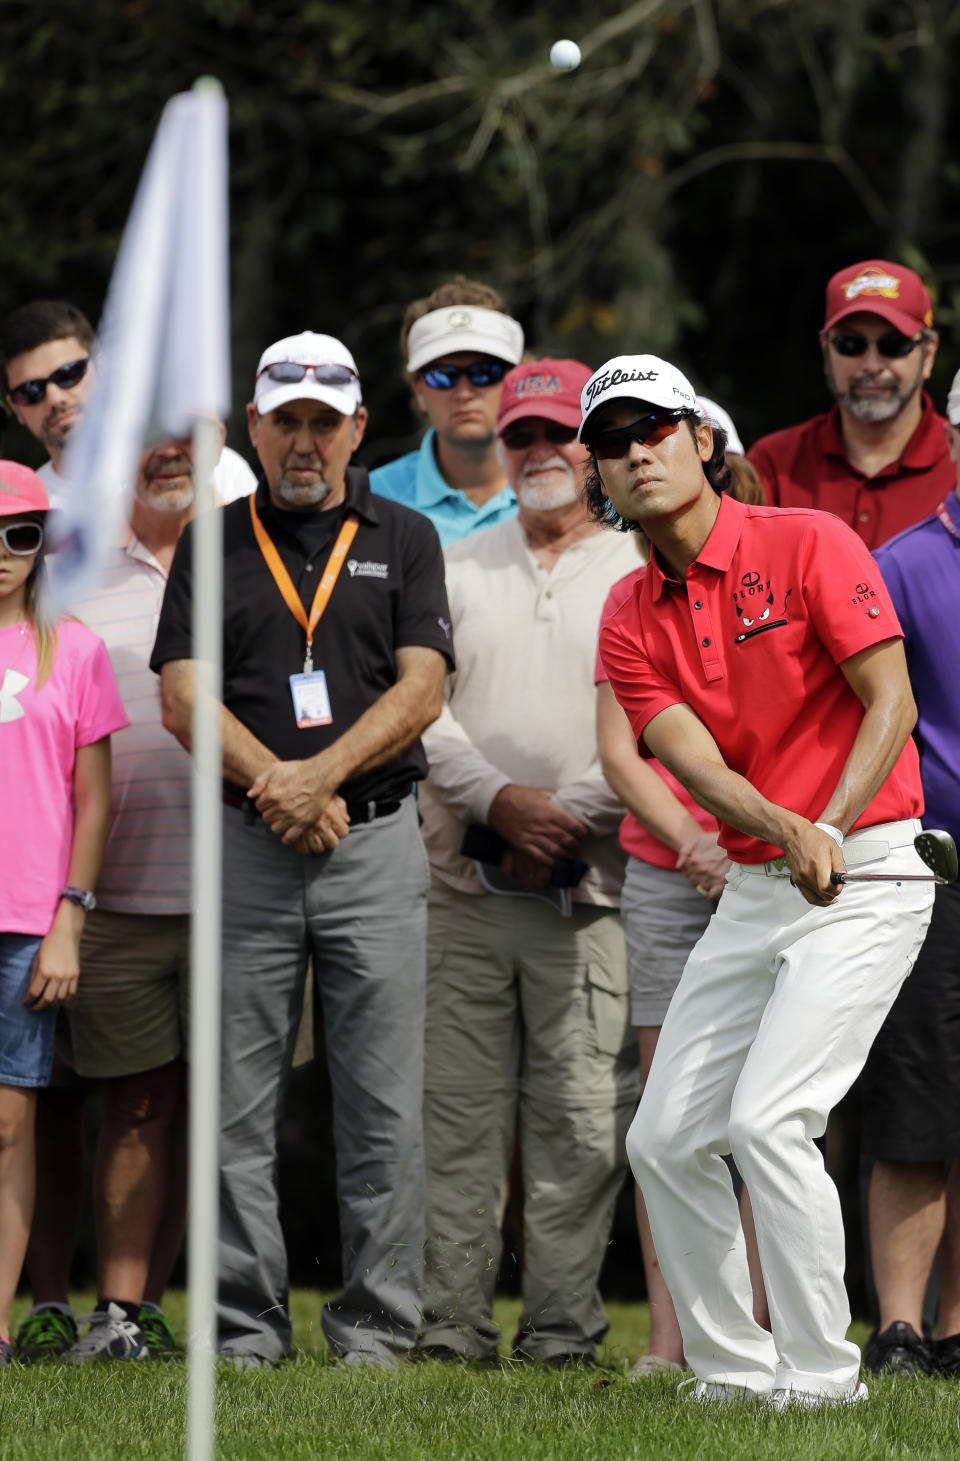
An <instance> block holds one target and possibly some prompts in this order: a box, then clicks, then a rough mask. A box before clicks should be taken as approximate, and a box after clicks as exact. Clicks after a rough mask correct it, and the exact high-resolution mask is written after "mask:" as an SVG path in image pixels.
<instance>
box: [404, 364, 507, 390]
mask: <svg viewBox="0 0 960 1461" xmlns="http://www.w3.org/2000/svg"><path fill="white" fill-rule="evenodd" d="M508 369H509V366H506V365H504V363H503V361H502V360H476V361H474V363H473V365H428V366H427V368H426V370H422V371H421V372H420V374H421V377H422V378H423V380H424V382H425V383H426V384H427V385H428V386H429V387H430V389H431V390H432V391H452V390H453V388H454V386H455V385H456V383H457V381H458V380H459V379H460V377H461V376H462V375H465V376H466V377H467V380H468V381H469V382H470V384H471V385H472V386H479V387H481V388H482V387H484V386H498V385H499V384H500V382H501V381H502V380H503V377H504V376H505V375H506V373H507V371H508Z"/></svg>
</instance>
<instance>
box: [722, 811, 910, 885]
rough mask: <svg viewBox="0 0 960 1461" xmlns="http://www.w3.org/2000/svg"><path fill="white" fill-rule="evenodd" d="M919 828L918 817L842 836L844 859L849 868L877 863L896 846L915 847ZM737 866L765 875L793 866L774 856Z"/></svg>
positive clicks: (786, 871)
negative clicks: (914, 843) (914, 841)
mask: <svg viewBox="0 0 960 1461" xmlns="http://www.w3.org/2000/svg"><path fill="white" fill-rule="evenodd" d="M920 830H921V827H920V822H919V821H918V820H917V819H915V818H910V819H909V820H908V821H906V822H878V823H877V824H876V825H875V826H873V827H860V828H858V830H857V831H856V832H850V833H849V834H848V835H847V836H846V837H845V838H844V839H843V847H842V849H841V851H842V852H843V861H844V863H845V864H846V866H847V867H859V866H860V864H861V863H864V862H876V861H878V859H880V858H881V857H886V856H887V855H888V854H889V853H890V852H891V851H892V850H893V849H894V848H896V847H912V846H913V840H914V838H915V837H916V836H917V834H918V832H919V831H920ZM878 834H879V836H878ZM880 837H882V839H883V840H882V841H881V840H880ZM736 865H737V867H740V868H742V869H743V871H744V872H745V873H759V874H761V875H762V876H763V877H766V878H788V877H789V876H790V865H789V863H788V861H787V859H786V857H775V858H773V859H771V861H770V862H741V863H737V864H736Z"/></svg>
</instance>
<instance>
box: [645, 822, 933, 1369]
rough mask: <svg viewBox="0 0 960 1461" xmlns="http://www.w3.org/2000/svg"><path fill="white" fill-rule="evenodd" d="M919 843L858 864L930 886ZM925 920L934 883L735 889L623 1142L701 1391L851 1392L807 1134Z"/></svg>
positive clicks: (886, 837)
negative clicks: (757, 1263)
mask: <svg viewBox="0 0 960 1461" xmlns="http://www.w3.org/2000/svg"><path fill="white" fill-rule="evenodd" d="M919 830H920V824H919V822H914V821H907V822H893V823H884V824H882V825H881V826H877V827H870V828H868V829H866V830H865V831H862V832H858V833H854V834H852V835H851V836H849V837H848V838H847V839H846V841H845V843H844V854H845V858H846V859H847V865H848V867H849V868H850V870H851V871H863V872H888V871H896V872H901V873H923V872H926V871H927V869H926V868H925V867H924V866H923V863H922V862H921V860H920V858H919V857H918V855H917V853H916V852H915V851H914V849H913V845H912V843H913V838H914V836H915V835H916V833H917V832H918V831H919ZM858 848H860V849H862V853H863V854H864V855H865V857H866V859H868V860H864V857H863V856H861V855H859V854H858ZM878 854H879V855H878ZM765 867H766V868H767V869H769V870H770V872H771V873H772V874H773V875H765ZM932 906H933V884H932V883H929V882H917V883H902V884H899V885H898V884H896V883H886V882H883V883H850V884H848V885H847V886H846V887H845V888H844V889H843V892H842V893H841V894H840V896H839V898H838V899H837V901H836V903H834V904H833V905H832V906H831V907H829V908H815V907H813V906H812V905H811V904H809V903H807V902H805V901H804V899H803V898H802V897H801V895H800V893H799V892H798V891H797V890H796V889H795V888H793V887H791V885H790V879H789V874H788V873H786V874H776V873H774V872H773V869H772V865H770V864H766V865H760V866H759V867H751V868H744V867H743V866H739V865H734V867H733V868H732V869H731V872H730V874H729V875H728V878H727V884H726V887H725V889H724V892H723V896H722V898H721V899H720V904H719V906H718V908H717V912H716V913H715V915H714V917H713V918H712V919H711V921H710V923H709V925H708V927H707V930H706V932H705V933H704V935H703V937H702V938H701V939H700V941H699V943H698V944H697V945H696V946H695V948H694V950H693V952H692V953H691V955H690V958H689V960H688V962H687V965H686V968H685V969H684V972H683V975H682V977H681V980H680V983H679V985H678V987H677V991H676V993H675V994H674V997H673V1001H672V1003H671V1005H670V1008H669V1010H668V1012H667V1017H666V1020H665V1022H664V1025H663V1029H662V1031H661V1034H660V1040H659V1043H658V1045H657V1050H656V1055H655V1057H654V1060H653V1066H652V1069H651V1071H650V1075H649V1078H648V1080H647V1084H646V1088H645V1090H644V1093H643V1099H642V1101H641V1103H640V1108H639V1110H638V1112H637V1115H636V1117H635V1119H634V1122H633V1125H632V1126H631V1128H630V1132H629V1135H628V1137H627V1153H628V1156H629V1158H630V1163H631V1166H632V1167H633V1171H634V1174H635V1176H636V1178H637V1181H638V1183H639V1184H640V1187H641V1189H642V1191H643V1196H644V1200H645V1202H646V1206H647V1212H648V1214H649V1217H650V1227H651V1229H652V1232H653V1238H654V1243H655V1244H656V1249H657V1255H658V1257H659V1259H660V1264H661V1267H662V1270H663V1273H664V1277H665V1278H666V1281H667V1285H668V1287H669V1289H670V1293H671V1295H672V1297H673V1302H674V1305H675V1307H676V1311H677V1318H678V1320H679V1322H680V1329H681V1332H682V1334H683V1342H684V1349H685V1352H686V1357H687V1363H688V1364H689V1365H690V1366H691V1368H692V1369H693V1371H694V1372H695V1374H696V1375H697V1376H698V1378H699V1379H701V1380H712V1381H718V1382H721V1383H727V1384H733V1385H739V1386H743V1387H745V1388H747V1389H749V1390H756V1391H767V1390H770V1389H772V1388H779V1387H792V1388H794V1389H799V1390H805V1391H813V1392H816V1393H820V1394H823V1395H824V1396H831V1395H842V1394H845V1393H847V1392H848V1391H849V1390H851V1389H852V1388H853V1386H854V1385H855V1384H856V1379H857V1373H858V1369H859V1363H860V1353H859V1350H858V1349H857V1346H856V1345H854V1344H851V1343H849V1341H848V1340H847V1339H846V1331H847V1328H848V1326H849V1323H850V1309H849V1305H848V1302H847V1295H846V1290H845V1288H844V1283H843V1269H844V1241H843V1225H842V1220H841V1214H840V1203H839V1199H838V1196H837V1192H836V1188H835V1187H834V1185H833V1183H832V1181H831V1180H830V1178H829V1177H828V1176H827V1174H826V1171H825V1170H824V1165H823V1159H822V1157H821V1155H820V1152H819V1150H818V1148H817V1147H816V1146H815V1145H814V1138H816V1137H818V1136H821V1135H822V1134H823V1132H824V1131H825V1129H826V1124H827V1115H828V1113H829V1112H830V1110H831V1109H832V1107H833V1106H835V1105H836V1103H837V1101H839V1100H840V1098H841V1097H842V1096H843V1095H844V1094H845V1092H846V1091H847V1090H848V1089H849V1087H850V1086H851V1085H852V1083H853V1081H854V1080H855V1079H856V1077H857V1075H858V1074H859V1072H860V1070H861V1068H862V1066H863V1064H864V1061H865V1060H866V1057H867V1052H868V1050H869V1049H870V1045H871V1044H872V1042H873V1039H874V1037H875V1035H876V1034H877V1031H878V1030H879V1029H880V1026H881V1024H882V1023H883V1019H884V1017H885V1015H886V1013H887V1011H888V1010H889V1008H890V1006H891V1005H892V1004H893V1001H894V998H895V997H896V994H897V991H898V990H899V988H900V985H901V984H902V983H903V980H904V979H905V978H906V976H907V974H908V973H909V971H910V969H911V968H912V966H913V962H914V960H915V958H916V956H917V953H918V952H919V949H920V945H921V943H922V941H923V937H924V934H925V932H926V928H927V924H928V923H929V920H930V913H931V910H932ZM727 1153H732V1154H733V1157H734V1160H735V1161H736V1164H737V1166H738V1168H739V1169H740V1172H741V1173H742V1174H743V1178H744V1181H745V1182H746V1184H747V1187H748V1189H749V1191H750V1197H751V1200H752V1203H753V1211H754V1216H755V1218H756V1227H757V1240H758V1244H759V1249H760V1260H761V1264H762V1267H763V1275H764V1282H765V1285H766V1291H767V1299H768V1302H769V1306H770V1319H771V1324H772V1331H773V1332H772V1334H771V1333H768V1332H767V1331H766V1330H765V1329H762V1328H761V1327H760V1326H759V1325H758V1324H757V1323H756V1322H755V1321H754V1319H753V1314H752V1298H751V1291H750V1277H749V1274H748V1271H747V1259H746V1252H745V1249H744V1241H743V1234H742V1232H741V1228H740V1219H739V1212H738V1209H737V1204H736V1202H735V1200H734V1196H733V1191H732V1189H731V1183H730V1176H729V1172H728V1169H727V1167H726V1164H725V1163H724V1161H723V1157H724V1155H725V1154H727Z"/></svg>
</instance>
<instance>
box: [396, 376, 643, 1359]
mask: <svg viewBox="0 0 960 1461" xmlns="http://www.w3.org/2000/svg"><path fill="white" fill-rule="evenodd" d="M589 375H590V370H589V367H588V366H586V365H581V364H580V363H579V362H578V361H575V360H538V361H531V362H529V363H524V364H522V365H518V366H517V367H516V368H515V369H514V370H512V371H510V373H509V374H508V375H507V376H506V378H505V380H504V383H503V391H502V394H501V397H500V406H499V415H498V418H497V439H498V448H499V455H500V460H501V464H502V466H503V469H504V472H505V473H506V476H507V478H508V479H509V481H510V482H512V483H513V486H514V490H515V492H516V495H517V502H518V509H519V510H518V515H517V517H515V518H513V519H511V520H509V521H507V522H503V523H499V524H497V525H496V526H495V527H491V528H488V529H487V530H486V531H485V532H482V533H476V534H473V535H472V536H470V537H466V538H463V539H461V540H460V541H459V542H455V543H450V544H448V545H447V547H446V549H445V550H444V556H445V559H446V567H447V591H448V594H449V596H450V613H451V617H452V620H453V625H454V638H455V641H456V644H457V665H458V668H457V671H456V674H455V676H454V677H453V678H452V680H451V682H450V689H449V695H448V697H447V702H446V704H445V706H444V709H443V713H442V715H441V716H440V719H439V720H438V721H437V722H436V723H435V724H434V725H433V726H431V728H430V729H429V731H428V732H427V734H426V735H425V737H424V745H425V747H426V751H427V758H428V761H429V764H430V775H429V778H428V779H427V781H425V782H424V784H423V788H422V791H421V795H420V808H421V812H422V815H423V822H424V839H425V841H426V845H427V855H428V857H429V859H430V870H431V875H432V880H431V881H432V886H431V891H430V903H429V922H428V967H427V1039H426V1079H425V1088H424V1136H425V1142H426V1157H427V1246H426V1274H425V1280H424V1330H423V1335H422V1337H421V1341H420V1348H421V1352H422V1353H424V1354H425V1355H427V1356H429V1357H431V1358H435V1359H445V1360H454V1361H457V1360H460V1361H462V1360H474V1361H478V1362H480V1363H492V1362H495V1360H496V1354H497V1345H498V1342H499V1338H500V1335H499V1331H498V1330H497V1328H496V1326H495V1325H494V1324H493V1322H492V1306H493V1294H494V1285H495V1282H496V1277H497V1269H498V1266H499V1259H500V1249H501V1233H500V1221H501V1215H502V1208H503V1193H504V1184H505V1180H506V1176H507V1170H508V1167H509V1164H510V1156H511V1153H512V1151H513V1145H514V1133H515V1131H516V1127H517V1120H518V1117H519V1133H520V1148H521V1151H522V1153H523V1194H524V1258H523V1297H524V1307H523V1313H522V1315H521V1318H520V1323H519V1327H518V1332H517V1334H516V1335H515V1336H514V1340H513V1353H514V1357H515V1358H517V1359H521V1360H530V1361H536V1362H539V1363H544V1364H549V1365H562V1364H582V1363H590V1362H591V1361H592V1360H593V1358H594V1356H595V1353H596V1347H597V1345H598V1344H599V1342H600V1340H601V1339H602V1338H603V1335H604V1334H605V1332H606V1329H607V1317H606V1314H605V1312H604V1307H603V1303H602V1301H601V1298H600V1293H599V1289H598V1280H599V1276H600V1268H601V1265H602V1262H603V1258H604V1254H605V1252H606V1247H607V1242H608V1238H609V1233H610V1223H611V1219H612V1216H613V1205H614V1202H615V1199H616V1195H617V1192H618V1191H619V1189H620V1186H621V1185H622V1180H623V1174H624V1166H625V1155H624V1140H625V1135H626V1129H627V1127H628V1125H629V1123H630V1120H631V1118H632V1115H633V1112H634V1110H635V1107H636V1101H637V1095H638V1084H637V1071H636V1045H635V1042H634V1040H633V1032H632V1028H631V1026H630V1019H629V1010H628V1001H627V964H626V950H625V945H624V939H623V932H622V929H621V926H620V915H619V911H618V904H619V900H620V887H621V884H622V881H623V872H624V857H623V854H622V852H621V851H620V848H619V846H618V843H617V828H618V826H619V823H620V820H621V818H622V816H623V808H622V807H621V805H620V803H619V802H618V800H617V798H616V797H615V796H614V794H613V793H612V792H611V791H610V789H609V788H608V786H607V784H606V782H605V781H604V778H603V772H602V770H601V767H600V763H599V758H598V755H597V742H596V728H595V714H596V710H595V707H596V691H595V689H594V678H593V672H594V660H595V655H596V641H597V628H598V625H599V620H600V611H601V609H602V607H603V602H604V599H605V598H606V595H607V593H608V592H609V589H610V587H611V585H612V584H613V583H614V582H615V581H616V580H617V579H619V578H621V577H623V575H624V574H625V573H628V572H629V571H630V570H631V569H634V568H636V566H637V563H638V557H637V550H636V547H635V545H634V544H633V543H632V542H630V541H628V539H627V538H626V537H624V536H622V535H620V534H616V533H604V532H603V531H601V530H600V529H599V528H598V526H597V525H596V524H594V523H593V522H591V520H590V518H589V516H588V514H587V510H586V507H585V506H584V503H583V502H582V500H581V496H580V491H581V485H582V472H583V468H584V465H585V463H586V460H587V458H586V454H585V452H584V451H583V449H582V448H581V447H580V446H579V445H578V444H577V440H576V434H577V428H578V426H579V421H580V416H579V410H580V407H579V402H580V391H581V389H582V387H583V386H584V384H585V383H586V381H587V380H588V378H589Z"/></svg>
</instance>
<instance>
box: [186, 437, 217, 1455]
mask: <svg viewBox="0 0 960 1461" xmlns="http://www.w3.org/2000/svg"><path fill="white" fill-rule="evenodd" d="M219 446H220V442H219V433H218V429H217V424H216V422H214V421H203V420H201V421H198V422H197V425H196V429H195V431H194V437H193V462H194V473H195V480H196V484H197V498H198V502H197V506H198V512H197V516H196V519H195V523H194V546H195V552H194V564H193V646H194V649H193V653H194V661H195V664H196V673H197V684H196V696H195V700H194V707H193V819H192V829H193V899H192V903H193V919H192V922H191V931H190V969H191V976H192V979H191V1007H190V1223H189V1234H188V1242H189V1247H188V1267H189V1273H188V1277H189V1300H188V1308H189V1321H188V1333H189V1341H188V1356H187V1365H188V1372H187V1456H188V1458H189V1461H211V1458H212V1456H213V1448H214V1436H215V1402H216V1375H215V1369H214V1366H215V1364H216V1348H217V1336H216V1301H217V1211H218V1206H219V1199H220V1193H219V1173H220V1156H219V1137H220V843H221V836H220V816H221V796H220V782H221V764H222V763H221V748H220V717H219V702H220V700H221V695H222V691H221V678H222V675H221V658H222V653H221V644H222V628H221V583H222V578H223V570H222V539H223V533H222V518H223V515H222V513H220V512H217V511H216V510H215V508H214V502H213V487H212V484H211V480H210V479H211V476H212V473H213V469H214V466H215V465H216V460H217V453H218V450H219Z"/></svg>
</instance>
